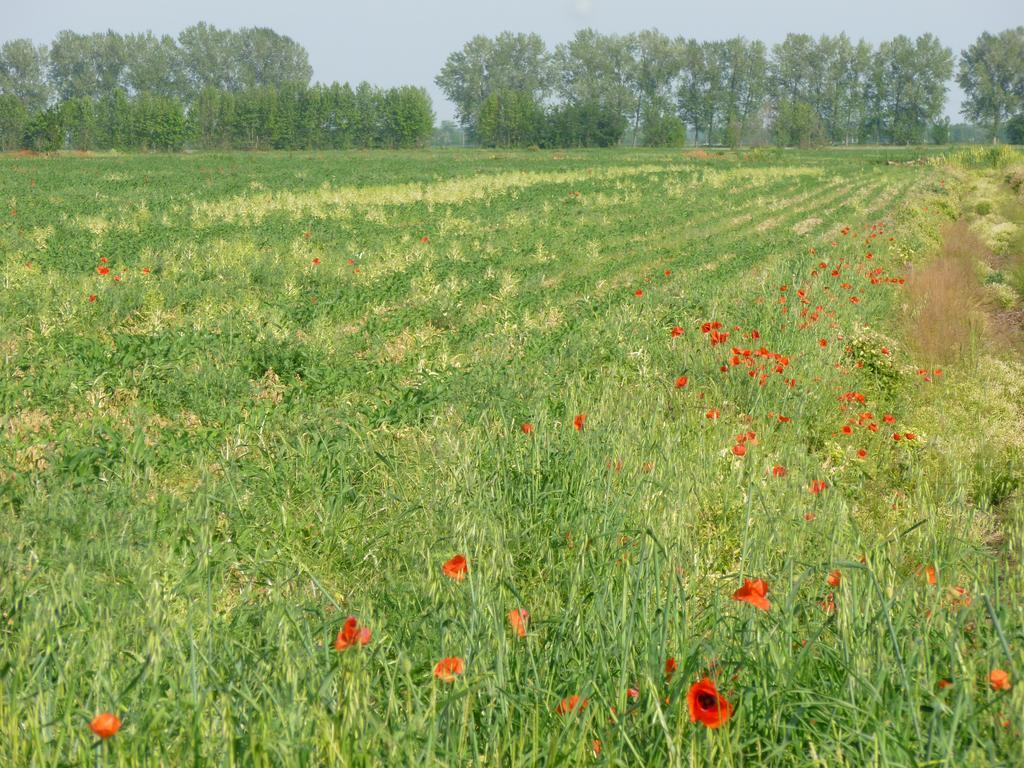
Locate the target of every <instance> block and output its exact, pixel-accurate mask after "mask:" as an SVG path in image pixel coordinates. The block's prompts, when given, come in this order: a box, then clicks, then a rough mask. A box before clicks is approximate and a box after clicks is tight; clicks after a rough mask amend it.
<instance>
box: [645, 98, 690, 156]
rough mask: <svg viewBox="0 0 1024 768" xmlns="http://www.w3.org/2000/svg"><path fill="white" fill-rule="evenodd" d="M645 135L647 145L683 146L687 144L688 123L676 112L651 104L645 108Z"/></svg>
mask: <svg viewBox="0 0 1024 768" xmlns="http://www.w3.org/2000/svg"><path fill="white" fill-rule="evenodd" d="M642 129H643V137H644V146H645V147H681V146H683V145H684V144H686V125H685V124H684V123H683V121H682V120H681V119H680V118H679V117H677V116H676V115H674V114H671V113H669V112H666V111H665V110H662V109H659V108H658V105H657V104H650V105H648V107H647V108H646V109H645V110H644V117H643V124H642Z"/></svg>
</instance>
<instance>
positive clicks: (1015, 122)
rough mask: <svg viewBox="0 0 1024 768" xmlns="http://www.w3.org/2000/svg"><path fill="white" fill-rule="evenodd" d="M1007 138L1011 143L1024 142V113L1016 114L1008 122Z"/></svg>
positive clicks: (1018, 143)
mask: <svg viewBox="0 0 1024 768" xmlns="http://www.w3.org/2000/svg"><path fill="white" fill-rule="evenodd" d="M1006 140H1007V141H1008V142H1009V143H1010V144H1017V145H1020V144H1024V114H1020V115H1014V116H1013V117H1011V118H1010V119H1009V120H1008V121H1007V122H1006Z"/></svg>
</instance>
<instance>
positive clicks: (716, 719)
mask: <svg viewBox="0 0 1024 768" xmlns="http://www.w3.org/2000/svg"><path fill="white" fill-rule="evenodd" d="M686 701H687V703H688V704H689V705H690V722H691V723H696V722H698V721H700V722H701V723H703V724H704V725H706V726H707V727H708V728H718V727H719V726H720V725H722V723H724V722H726V721H727V720H728V719H729V718H730V717H732V705H731V704H729V702H728V701H726V700H725V698H723V697H722V695H721V694H719V693H718V689H717V688H716V687H715V684H714V683H713V682H711V680H709V679H708V678H707V677H705V678H703V679H702V680H700V681H699V682H696V683H694V684H693V685H691V686H690V690H689V691H687V693H686Z"/></svg>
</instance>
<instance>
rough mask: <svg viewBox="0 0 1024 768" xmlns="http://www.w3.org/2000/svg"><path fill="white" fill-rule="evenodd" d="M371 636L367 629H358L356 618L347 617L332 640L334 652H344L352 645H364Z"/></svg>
mask: <svg viewBox="0 0 1024 768" xmlns="http://www.w3.org/2000/svg"><path fill="white" fill-rule="evenodd" d="M371 634H372V633H371V632H370V628H369V627H360V626H359V622H358V621H356V617H355V616H349V617H348V618H347V619H345V625H344V626H343V627H342V628H341V630H340V631H339V632H338V636H337V637H336V638H335V640H334V650H336V651H344V650H345V649H346V648H349V647H351V646H353V645H366V644H367V643H369V642H370V635H371Z"/></svg>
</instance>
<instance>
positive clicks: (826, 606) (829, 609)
mask: <svg viewBox="0 0 1024 768" xmlns="http://www.w3.org/2000/svg"><path fill="white" fill-rule="evenodd" d="M818 605H819V606H820V607H821V610H823V611H824V612H825V613H835V612H836V600H835V596H834V595H833V594H832V593H831V592H829V593H828V595H826V596H825V599H824V600H822V601H821V602H820V603H818Z"/></svg>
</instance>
